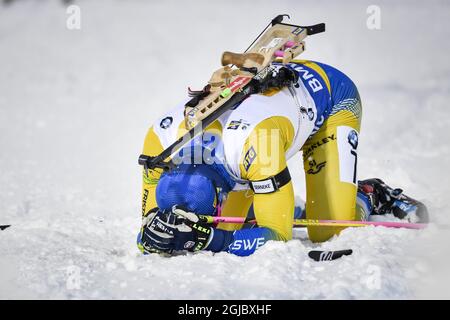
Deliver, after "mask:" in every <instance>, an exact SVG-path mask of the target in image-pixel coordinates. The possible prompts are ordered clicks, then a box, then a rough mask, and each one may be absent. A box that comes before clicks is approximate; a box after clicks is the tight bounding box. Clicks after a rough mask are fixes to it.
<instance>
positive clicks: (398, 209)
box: [358, 178, 429, 223]
mask: <svg viewBox="0 0 450 320" xmlns="http://www.w3.org/2000/svg"><path fill="white" fill-rule="evenodd" d="M358 201H359V202H361V201H362V202H365V204H366V207H368V208H369V214H370V215H384V214H392V215H394V216H395V217H397V218H399V219H403V220H407V221H408V222H412V223H428V222H429V214H428V210H427V208H426V206H425V205H424V204H423V203H422V202H419V201H417V200H415V199H412V198H410V197H408V196H406V195H405V194H403V190H402V189H399V188H397V189H392V188H391V187H389V186H388V185H386V184H385V183H384V182H383V181H382V180H381V179H377V178H372V179H367V180H361V181H358ZM366 218H368V217H366Z"/></svg>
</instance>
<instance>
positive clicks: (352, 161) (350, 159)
mask: <svg viewBox="0 0 450 320" xmlns="http://www.w3.org/2000/svg"><path fill="white" fill-rule="evenodd" d="M358 138H359V134H358V131H356V130H355V129H353V128H352V127H348V126H340V127H337V143H338V154H339V175H340V180H341V181H342V182H348V183H353V184H356V181H357V170H356V168H357V164H358V154H357V149H358Z"/></svg>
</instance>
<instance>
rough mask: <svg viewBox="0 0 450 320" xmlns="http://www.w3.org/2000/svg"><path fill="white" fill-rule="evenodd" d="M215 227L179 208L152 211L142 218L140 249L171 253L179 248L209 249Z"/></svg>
mask: <svg viewBox="0 0 450 320" xmlns="http://www.w3.org/2000/svg"><path fill="white" fill-rule="evenodd" d="M212 234H213V229H212V228H211V227H210V226H208V225H206V224H203V223H201V222H200V220H199V217H198V216H197V215H196V214H195V213H192V212H188V211H187V210H184V209H182V208H180V207H177V206H174V207H173V208H172V210H171V211H168V210H166V211H163V210H160V209H158V208H154V209H152V210H150V211H149V212H148V213H147V214H146V215H145V216H144V218H143V221H142V228H141V232H140V234H139V236H138V248H139V249H140V250H141V251H142V252H143V253H166V254H167V253H168V254H171V253H172V251H174V250H176V251H179V250H188V251H199V250H203V249H204V248H206V246H207V245H208V243H209V240H210V239H211V236H212Z"/></svg>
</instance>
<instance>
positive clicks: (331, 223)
mask: <svg viewBox="0 0 450 320" xmlns="http://www.w3.org/2000/svg"><path fill="white" fill-rule="evenodd" d="M202 220H203V221H204V222H207V223H247V222H250V223H256V221H255V220H252V219H247V218H241V217H213V216H202ZM293 225H294V227H296V226H321V227H366V226H376V227H386V228H406V229H424V228H426V226H427V224H426V223H409V222H391V221H351V220H314V219H295V220H294V221H293Z"/></svg>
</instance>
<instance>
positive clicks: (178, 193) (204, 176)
mask: <svg viewBox="0 0 450 320" xmlns="http://www.w3.org/2000/svg"><path fill="white" fill-rule="evenodd" d="M219 190H221V191H228V190H229V187H228V185H227V184H226V181H224V179H222V177H221V176H220V175H219V174H218V173H217V172H216V170H214V169H213V168H212V167H211V166H207V165H196V166H194V165H189V166H184V167H182V168H177V169H174V170H172V171H169V172H165V173H163V174H162V175H161V178H160V179H159V182H158V185H157V187H156V202H157V205H158V208H160V209H163V210H170V209H171V208H172V207H173V206H174V205H179V206H183V207H185V208H186V209H188V210H189V211H192V212H195V213H197V214H204V215H215V214H216V213H217V210H216V209H217V204H218V203H220V201H221V199H220V198H221V197H219Z"/></svg>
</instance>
